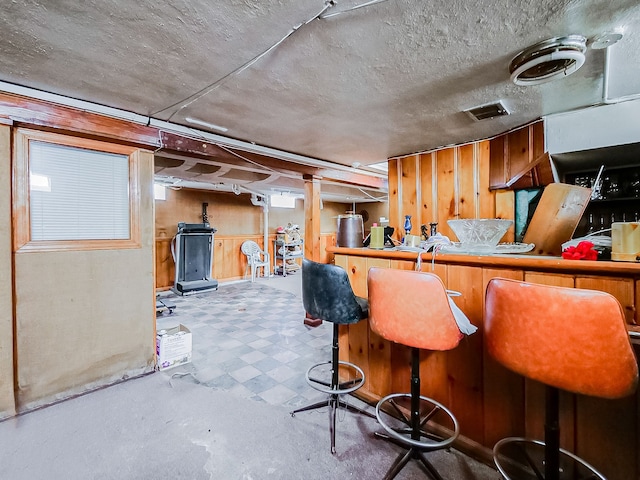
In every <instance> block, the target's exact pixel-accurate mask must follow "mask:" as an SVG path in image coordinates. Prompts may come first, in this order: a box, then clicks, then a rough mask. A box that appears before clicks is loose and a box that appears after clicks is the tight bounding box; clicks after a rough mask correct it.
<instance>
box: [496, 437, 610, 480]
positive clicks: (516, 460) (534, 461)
mask: <svg viewBox="0 0 640 480" xmlns="http://www.w3.org/2000/svg"><path fill="white" fill-rule="evenodd" d="M493 459H494V462H495V464H496V467H498V471H499V472H500V473H501V474H502V476H503V478H505V480H540V479H544V478H545V476H544V469H545V443H544V442H543V441H541V440H530V439H526V438H523V437H508V438H503V439H502V440H500V441H499V442H498V443H496V444H495V446H494V447H493ZM558 470H559V477H558V478H559V480H606V478H605V477H604V476H603V475H602V474H601V473H600V472H598V471H597V470H596V469H595V468H594V467H593V466H592V465H590V464H588V463H587V462H585V461H584V460H582V459H581V458H580V457H578V456H576V455H574V454H572V453H571V452H568V451H567V450H565V449H563V448H561V449H560V457H559V469H558Z"/></svg>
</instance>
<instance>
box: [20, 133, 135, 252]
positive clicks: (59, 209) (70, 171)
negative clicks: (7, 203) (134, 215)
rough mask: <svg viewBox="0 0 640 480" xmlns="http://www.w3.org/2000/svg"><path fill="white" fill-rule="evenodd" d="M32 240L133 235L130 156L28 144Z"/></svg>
mask: <svg viewBox="0 0 640 480" xmlns="http://www.w3.org/2000/svg"><path fill="white" fill-rule="evenodd" d="M29 183H30V198H29V200H30V201H29V208H30V219H31V240H32V241H39V240H116V239H128V238H129V157H128V156H127V155H116V154H112V153H105V152H97V151H94V150H87V149H82V148H76V147H69V146H66V145H56V144H52V143H46V142H40V141H33V140H32V141H31V142H29Z"/></svg>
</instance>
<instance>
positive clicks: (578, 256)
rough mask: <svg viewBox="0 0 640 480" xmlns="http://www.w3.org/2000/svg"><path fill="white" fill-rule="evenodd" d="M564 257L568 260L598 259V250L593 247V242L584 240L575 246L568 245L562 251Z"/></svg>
mask: <svg viewBox="0 0 640 480" xmlns="http://www.w3.org/2000/svg"><path fill="white" fill-rule="evenodd" d="M562 258H564V259H566V260H597V259H598V252H597V251H596V250H594V249H593V243H591V242H588V241H586V240H583V241H582V242H580V243H578V245H576V246H575V247H574V246H571V247H567V248H566V249H565V250H564V252H562Z"/></svg>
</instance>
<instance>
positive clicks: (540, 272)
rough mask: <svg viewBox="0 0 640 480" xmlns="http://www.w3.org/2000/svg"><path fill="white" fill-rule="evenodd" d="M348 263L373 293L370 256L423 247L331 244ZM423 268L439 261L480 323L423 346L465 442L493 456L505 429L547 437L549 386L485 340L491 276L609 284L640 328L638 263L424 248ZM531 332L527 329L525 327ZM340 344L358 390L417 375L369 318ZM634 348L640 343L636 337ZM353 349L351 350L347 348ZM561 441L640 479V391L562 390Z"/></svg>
mask: <svg viewBox="0 0 640 480" xmlns="http://www.w3.org/2000/svg"><path fill="white" fill-rule="evenodd" d="M327 252H329V253H333V254H334V255H335V263H336V264H337V265H340V266H341V267H343V268H344V269H345V270H346V271H347V273H348V275H349V278H350V280H351V284H352V287H353V289H354V292H355V294H356V295H359V296H363V297H366V296H367V271H368V269H369V268H370V267H372V266H379V267H387V268H397V269H408V270H414V269H415V268H416V265H417V255H418V254H417V253H414V252H406V251H395V250H371V249H368V248H340V247H327ZM421 260H422V263H421V270H422V271H433V272H434V273H435V274H437V275H438V276H439V277H440V278H441V279H442V280H443V282H444V283H445V285H446V287H447V288H448V289H451V290H456V291H459V292H461V294H462V296H460V297H456V298H455V301H456V304H457V305H458V306H459V307H460V308H461V309H462V310H463V311H464V313H465V314H466V315H467V317H469V319H470V320H471V322H472V323H473V324H474V325H476V326H477V327H478V331H477V332H476V333H475V334H473V335H471V336H469V337H466V338H464V339H463V340H462V341H461V343H460V345H459V346H458V347H457V348H456V349H454V350H451V351H449V352H443V353H433V354H430V355H426V353H425V354H424V357H423V358H422V360H421V369H420V370H421V375H422V378H421V382H422V390H423V392H422V393H423V394H424V395H428V396H430V397H432V398H435V399H436V400H438V401H440V402H442V403H444V404H445V405H447V406H448V407H449V408H450V409H451V410H452V411H453V413H454V415H456V417H457V418H458V421H459V422H460V426H461V433H462V435H461V437H460V440H459V442H458V443H457V447H458V448H459V449H460V450H463V451H465V452H467V453H469V454H470V455H472V456H474V457H476V458H478V459H480V460H484V461H487V462H490V461H491V449H492V448H493V445H494V444H495V443H496V442H497V441H498V440H500V439H501V438H504V437H510V436H526V437H531V438H537V439H543V438H544V431H543V426H544V418H543V412H544V408H543V406H544V388H543V386H542V385H541V384H538V383H536V382H533V381H529V380H524V379H523V378H522V377H520V376H519V375H516V374H514V373H512V372H510V371H508V370H506V369H505V368H503V367H501V366H500V365H498V364H497V363H496V362H495V361H493V360H492V359H491V358H490V357H489V356H488V355H487V353H486V350H485V347H484V344H483V318H482V317H483V313H482V312H483V302H484V292H485V288H486V285H487V283H488V282H489V280H490V279H491V278H494V277H503V278H511V279H516V280H524V281H530V282H534V283H542V284H547V285H556V286H565V287H572V288H586V289H592V290H601V291H605V292H608V293H611V294H612V295H613V296H615V297H616V298H617V299H618V300H619V301H620V304H621V305H622V307H623V309H624V311H625V314H626V320H627V323H628V329H629V330H630V331H631V332H640V326H639V325H638V323H640V319H638V313H637V312H638V309H639V308H640V264H636V263H625V262H606V261H582V260H579V261H574V260H563V259H561V258H558V257H541V256H535V255H500V256H498V255H490V256H475V255H456V254H437V255H436V257H435V259H434V258H433V257H432V255H431V254H425V253H423V254H422V259H421ZM522 334H523V335H526V334H527V332H522ZM340 342H341V343H340V352H341V355H342V356H344V357H345V358H344V360H348V361H351V362H353V363H355V364H357V365H359V366H360V367H361V368H362V369H363V370H364V372H365V375H366V377H367V381H366V384H365V385H364V387H363V388H361V389H360V390H359V391H358V393H359V396H361V397H362V398H363V399H365V400H367V401H370V402H373V401H377V400H378V399H379V398H381V397H382V396H384V395H387V394H389V393H392V392H402V391H405V390H406V385H408V384H409V376H410V356H409V353H410V352H409V349H407V348H405V347H403V346H400V345H395V344H391V343H389V342H388V341H386V340H384V339H383V338H381V337H379V336H378V335H376V334H375V333H373V332H372V331H371V330H370V329H369V326H368V323H367V322H366V321H363V322H360V323H358V324H355V325H350V326H344V327H341V336H340ZM635 351H636V355H638V354H640V348H638V346H637V345H636V347H635ZM347 357H348V358H347ZM560 405H561V412H560V421H561V446H562V447H563V448H565V449H567V450H569V451H571V452H574V453H576V454H577V455H578V456H580V457H582V458H584V459H585V460H587V461H588V462H589V463H591V464H593V465H594V466H595V467H596V468H597V469H598V470H600V471H601V472H602V473H603V474H604V475H605V476H606V477H607V478H608V479H609V480H629V479H636V480H638V479H640V455H639V450H640V396H639V395H638V393H637V392H636V394H635V395H633V396H630V397H627V398H624V399H621V400H602V399H597V398H592V397H586V396H581V395H573V394H568V393H566V392H563V393H562V395H561V402H560Z"/></svg>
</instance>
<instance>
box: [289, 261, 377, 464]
mask: <svg viewBox="0 0 640 480" xmlns="http://www.w3.org/2000/svg"><path fill="white" fill-rule="evenodd" d="M302 303H303V305H304V309H305V311H306V312H307V313H308V314H309V315H311V316H312V317H313V318H319V319H320V320H324V321H326V322H330V323H333V342H332V345H331V350H332V354H331V360H330V361H328V362H322V363H317V364H315V365H312V366H311V367H310V368H309V369H308V370H307V374H306V379H307V383H308V384H309V385H310V386H311V387H313V388H315V389H316V390H318V391H320V392H323V393H326V394H328V395H329V399H328V400H326V399H325V400H322V401H319V402H316V403H314V404H311V405H308V406H306V407H301V408H298V409H297V410H294V411H292V412H291V416H292V417H293V416H295V414H296V413H298V412H304V411H307V410H313V409H316V408H321V407H326V406H329V433H330V434H331V453H336V410H337V409H338V407H343V408H346V409H347V410H352V411H355V412H359V413H363V414H365V415H367V416H370V417H373V414H371V413H369V412H367V411H366V410H362V409H360V408H358V407H356V406H355V405H351V404H349V403H347V402H345V401H344V400H342V399H341V398H340V396H341V395H346V394H349V393H352V392H355V391H356V390H357V389H359V388H360V387H362V385H364V382H365V377H364V372H363V371H362V369H361V368H360V367H358V366H357V365H355V364H353V363H349V362H345V361H342V360H339V353H340V350H339V343H338V339H339V328H340V325H349V324H353V323H357V322H359V321H360V320H364V319H365V318H367V316H368V315H369V302H368V301H367V299H366V298H362V297H357V296H356V295H355V294H354V293H353V290H352V289H351V283H350V282H349V277H348V276H347V272H346V271H345V270H344V269H343V268H341V267H339V266H337V265H331V264H325V263H317V262H313V261H311V260H308V259H306V258H303V259H302ZM327 370H328V371H327ZM341 376H342V377H343V378H344V379H341V378H340V377H341Z"/></svg>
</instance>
